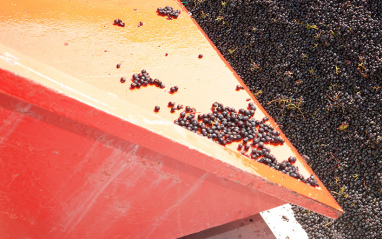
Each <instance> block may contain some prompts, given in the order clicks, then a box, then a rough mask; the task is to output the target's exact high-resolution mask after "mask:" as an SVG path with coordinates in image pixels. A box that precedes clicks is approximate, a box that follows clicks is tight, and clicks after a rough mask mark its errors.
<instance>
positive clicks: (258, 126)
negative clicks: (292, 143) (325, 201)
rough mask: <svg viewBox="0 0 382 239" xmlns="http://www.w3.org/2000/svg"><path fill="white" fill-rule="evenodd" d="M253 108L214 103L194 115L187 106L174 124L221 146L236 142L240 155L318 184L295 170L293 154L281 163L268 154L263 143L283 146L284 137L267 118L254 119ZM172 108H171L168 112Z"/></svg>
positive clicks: (254, 107)
mask: <svg viewBox="0 0 382 239" xmlns="http://www.w3.org/2000/svg"><path fill="white" fill-rule="evenodd" d="M174 105H175V103H172V102H169V107H170V106H174ZM173 108H174V107H173ZM255 110H256V106H255V105H254V104H253V103H252V102H251V103H249V104H248V107H247V109H239V111H236V110H235V108H232V107H227V106H226V107H224V106H223V104H221V103H218V102H215V103H213V104H212V108H211V113H208V114H198V115H196V113H195V112H196V109H194V108H191V107H190V106H186V109H185V110H184V111H183V112H181V113H180V114H179V117H178V118H177V119H176V120H175V121H174V123H175V124H177V125H179V126H181V127H183V128H185V129H188V130H190V131H192V132H194V133H197V134H198V135H201V136H204V137H207V138H209V139H211V140H213V141H214V142H216V143H218V144H221V145H227V144H230V143H233V142H239V145H238V148H237V149H238V150H239V151H240V150H242V151H241V154H242V155H244V156H246V157H248V158H251V159H254V160H256V161H257V162H259V163H263V164H265V165H268V166H269V167H271V168H273V169H275V170H278V171H280V172H282V173H285V174H287V175H290V176H291V177H293V178H296V179H299V180H301V181H302V182H304V183H306V184H308V185H311V186H313V187H316V186H317V187H318V186H319V185H318V183H317V181H316V179H315V178H314V176H313V175H311V176H310V177H309V178H307V179H305V178H304V177H303V176H302V175H301V174H300V173H299V172H298V171H299V170H298V167H297V166H294V165H293V164H294V163H295V162H296V161H297V159H296V158H295V157H289V158H288V160H287V161H283V162H282V163H278V162H277V160H276V157H275V156H273V155H272V154H271V150H270V149H269V148H267V147H265V144H273V145H282V144H283V143H284V140H283V139H282V138H281V137H280V136H279V135H280V132H279V131H277V130H275V129H274V128H273V127H272V126H271V125H270V124H267V123H266V122H267V121H268V120H269V118H268V117H264V118H263V119H262V120H261V121H259V120H256V119H255V118H253V116H254V114H255ZM174 111H175V110H171V112H174ZM251 142H252V143H251Z"/></svg>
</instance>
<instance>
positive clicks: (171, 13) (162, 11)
mask: <svg viewBox="0 0 382 239" xmlns="http://www.w3.org/2000/svg"><path fill="white" fill-rule="evenodd" d="M157 13H158V14H159V15H160V16H167V17H168V18H169V19H172V18H178V16H179V14H180V10H174V8H172V7H169V6H166V7H164V8H161V7H159V8H158V9H157Z"/></svg>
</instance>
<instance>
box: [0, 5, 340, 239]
mask: <svg viewBox="0 0 382 239" xmlns="http://www.w3.org/2000/svg"><path fill="white" fill-rule="evenodd" d="M42 2H44V3H42ZM166 5H171V6H173V7H174V8H181V7H182V6H181V4H180V3H179V2H176V1H171V0H166V1H159V0H147V1H145V2H144V3H143V2H141V1H138V0H136V1H128V2H118V1H116V2H113V3H112V4H111V3H107V2H104V1H93V2H91V3H85V2H82V1H70V2H62V1H53V0H51V1H41V2H39V1H34V2H33V3H31V2H29V1H20V2H19V3H17V4H14V3H13V2H12V1H5V3H4V4H3V6H2V9H1V10H0V98H1V99H0V119H1V122H2V123H1V125H0V168H1V172H2V173H1V175H0V179H1V180H0V237H1V238H25V237H32V238H35V237H41V235H43V237H48V238H88V237H102V238H110V237H113V238H129V237H131V238H138V237H139V238H158V236H160V237H161V238H168V237H170V238H173V237H180V236H184V235H188V234H190V233H193V232H197V231H200V230H204V229H207V228H210V227H214V226H217V225H221V224H224V223H227V222H230V221H234V220H237V219H240V218H244V217H246V216H250V215H253V214H256V213H258V212H260V211H263V210H266V209H269V208H272V207H275V206H278V205H281V204H283V203H285V202H291V203H294V204H297V205H300V206H303V207H306V208H308V209H310V210H313V211H316V212H319V213H321V214H323V215H326V216H329V217H332V218H337V217H338V216H339V215H340V214H341V213H342V209H341V207H340V206H339V205H338V204H337V203H336V202H335V200H334V199H333V197H332V196H331V195H330V193H329V192H328V191H327V190H326V188H325V187H324V185H322V183H321V182H319V184H320V187H319V188H312V187H310V186H307V185H306V184H304V183H302V182H299V181H297V180H295V179H293V178H291V177H289V176H286V175H285V174H282V173H280V172H277V171H275V170H273V169H270V168H268V167H267V166H265V165H262V164H259V163H257V162H254V161H253V160H250V159H248V158H246V157H244V156H242V155H240V154H239V153H237V152H236V150H235V145H231V146H228V147H222V146H220V145H218V144H216V143H214V142H211V141H209V140H207V139H204V138H202V137H200V136H198V135H195V134H193V133H191V132H189V131H187V130H185V129H183V128H181V127H179V126H176V125H174V124H173V123H172V121H173V120H174V119H175V118H176V117H177V116H176V115H174V114H171V113H170V112H169V110H168V109H167V108H166V105H167V102H168V101H176V102H177V103H181V104H184V105H190V106H194V107H196V108H197V110H200V111H202V112H207V111H209V110H210V109H209V108H210V106H211V104H212V103H213V102H215V101H219V102H222V103H223V104H225V105H229V106H233V107H235V108H240V107H245V105H246V104H247V103H248V102H246V99H247V98H249V97H250V98H251V99H252V101H253V102H255V103H256V104H257V105H258V108H259V110H258V112H257V113H256V115H255V117H257V118H261V117H263V116H264V115H267V113H266V112H265V110H264V109H263V108H262V107H261V106H260V105H259V103H258V102H257V100H256V99H255V98H254V97H253V95H252V94H250V92H249V90H248V89H247V88H246V91H239V92H236V91H235V89H234V88H235V86H236V85H237V84H238V82H240V83H241V84H242V82H241V80H240V79H239V78H238V76H237V75H236V74H235V73H234V72H233V70H232V68H230V66H229V65H228V63H227V62H225V60H224V59H223V58H222V56H221V55H220V54H219V53H218V52H217V51H216V49H215V48H214V47H213V45H212V44H211V43H210V42H209V41H208V39H207V38H206V37H205V36H204V35H203V34H202V31H201V30H200V29H199V28H198V26H197V24H196V23H195V22H193V20H192V19H190V17H189V16H187V13H186V10H185V9H184V8H182V10H183V11H182V13H181V15H180V17H179V18H178V19H176V20H173V21H169V20H166V19H165V18H162V17H160V16H157V15H156V13H155V10H156V8H157V7H160V6H162V7H163V6H166ZM114 18H122V19H123V20H124V21H125V22H126V27H125V28H121V27H116V26H113V25H112V22H113V20H114ZM124 18H125V19H124ZM139 21H142V22H144V25H143V26H142V27H140V28H138V27H137V26H136V23H138V22H139ZM180 33H181V34H180ZM165 53H168V56H165ZM199 53H203V55H204V57H203V58H202V59H198V58H197V56H198V54H199ZM119 62H122V65H121V68H120V69H116V67H115V65H116V64H117V63H119ZM142 68H146V69H147V70H148V71H149V73H150V75H151V76H152V77H154V78H156V77H158V78H159V79H161V80H163V81H164V82H165V84H166V86H167V88H166V89H168V88H169V87H170V86H172V85H178V86H179V87H180V90H179V92H178V93H176V94H174V95H170V94H168V92H167V90H166V89H165V90H159V89H157V88H155V87H147V88H145V89H142V90H139V91H130V90H128V86H127V85H124V84H121V83H120V82H119V78H120V77H121V76H126V77H129V75H131V74H132V73H135V72H137V71H139V70H141V69H142ZM212 69H213V70H212ZM155 105H160V106H161V108H162V109H161V111H160V112H159V113H157V114H155V113H154V112H153V108H154V106H155ZM271 123H272V125H273V126H274V127H276V128H277V125H276V124H275V122H274V121H273V120H271ZM282 137H283V138H284V139H285V140H286V144H285V145H284V146H279V147H272V153H273V154H274V155H275V156H276V157H277V159H278V160H279V161H282V160H284V159H286V158H288V157H289V156H291V155H294V156H296V157H297V158H298V162H297V165H298V166H299V168H300V171H301V172H302V174H303V175H304V176H308V175H309V174H310V173H312V171H311V169H310V168H309V166H308V165H306V163H305V162H304V161H303V160H302V159H301V156H300V155H299V154H298V153H297V151H296V150H295V148H294V147H293V146H292V145H291V144H290V142H289V141H288V140H287V139H286V138H285V136H284V135H282Z"/></svg>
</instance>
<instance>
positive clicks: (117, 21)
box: [113, 18, 125, 27]
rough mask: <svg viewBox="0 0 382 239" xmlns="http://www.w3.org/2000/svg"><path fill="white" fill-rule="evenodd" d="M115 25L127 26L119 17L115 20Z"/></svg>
mask: <svg viewBox="0 0 382 239" xmlns="http://www.w3.org/2000/svg"><path fill="white" fill-rule="evenodd" d="M113 25H116V26H120V27H125V23H124V22H122V20H121V19H119V18H118V19H115V20H114V23H113Z"/></svg>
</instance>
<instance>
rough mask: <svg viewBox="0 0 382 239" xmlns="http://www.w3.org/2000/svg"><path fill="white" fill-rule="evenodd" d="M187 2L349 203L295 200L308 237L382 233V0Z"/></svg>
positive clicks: (267, 106) (315, 167) (326, 181)
mask: <svg viewBox="0 0 382 239" xmlns="http://www.w3.org/2000/svg"><path fill="white" fill-rule="evenodd" d="M185 6H186V7H187V8H188V10H189V11H190V12H191V13H192V17H193V18H194V19H195V20H196V21H197V22H198V23H199V25H200V26H201V27H202V29H203V30H204V31H205V32H206V34H207V35H208V36H209V38H210V39H211V40H212V42H213V43H214V44H215V46H216V47H217V48H218V49H219V51H220V52H221V53H222V54H223V55H224V57H225V58H226V59H227V61H228V62H229V63H230V64H231V66H232V67H233V68H234V70H235V71H236V72H237V73H238V75H239V76H240V77H241V79H242V80H243V81H244V82H245V84H246V85H247V86H248V88H249V89H250V90H251V91H252V92H253V93H254V95H255V96H256V97H257V98H258V100H259V101H260V102H261V104H262V105H263V106H264V108H265V109H266V110H267V112H268V113H269V114H270V115H271V116H272V117H273V118H274V119H275V121H276V122H277V123H278V124H279V125H282V127H281V129H282V130H283V132H284V133H285V135H286V136H287V137H288V138H289V140H290V141H291V142H292V143H293V145H294V146H295V147H296V148H297V149H298V151H299V152H300V153H301V154H303V155H308V156H309V157H308V156H305V158H306V159H307V160H308V161H309V164H310V166H311V167H312V169H313V170H314V171H315V173H316V174H317V175H318V177H319V178H320V179H321V180H322V181H323V183H324V184H325V185H326V187H327V188H328V189H329V190H330V191H331V192H332V194H333V196H334V197H335V198H336V200H337V201H338V202H339V204H340V205H341V206H342V207H343V209H344V210H345V212H346V213H345V214H344V215H342V216H341V217H340V218H339V219H338V220H335V221H331V220H330V219H327V218H325V217H323V216H320V215H318V214H316V213H313V212H310V211H307V210H304V209H301V208H299V207H294V210H295V215H296V217H297V219H298V221H299V222H300V223H301V224H302V225H303V227H304V228H305V230H306V231H307V233H308V235H309V236H310V238H381V231H382V222H381V220H382V200H381V196H382V175H381V174H382V133H381V127H382V94H381V92H382V43H381V42H382V40H381V39H382V2H381V1H380V0H354V1H342V0H341V1H340V0H331V1H326V0H320V1H318V0H309V1H308V0H296V1H289V0H288V1H286V0H284V1H283V0H277V1H276V0H229V1H227V0H222V1H212V0H193V1H188V2H187V3H185Z"/></svg>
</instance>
